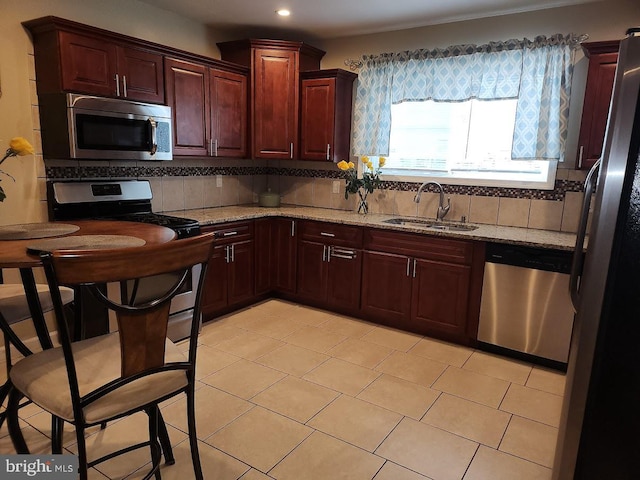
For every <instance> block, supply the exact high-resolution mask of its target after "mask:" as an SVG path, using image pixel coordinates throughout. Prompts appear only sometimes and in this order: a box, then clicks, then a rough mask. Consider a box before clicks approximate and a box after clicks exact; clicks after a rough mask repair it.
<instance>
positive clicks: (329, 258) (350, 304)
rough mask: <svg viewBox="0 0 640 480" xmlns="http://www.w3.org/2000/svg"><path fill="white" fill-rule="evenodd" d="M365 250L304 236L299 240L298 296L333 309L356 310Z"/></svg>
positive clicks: (358, 303) (351, 311) (342, 310)
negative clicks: (338, 245) (316, 240)
mask: <svg viewBox="0 0 640 480" xmlns="http://www.w3.org/2000/svg"><path fill="white" fill-rule="evenodd" d="M361 257H362V252H361V251H360V250H357V249H351V248H342V247H336V246H334V245H327V244H323V243H317V242H309V241H306V240H302V241H300V242H299V243H298V276H297V279H298V281H297V295H296V296H297V297H298V298H299V299H300V300H302V301H307V302H310V303H311V304H313V305H317V306H325V307H327V308H329V309H330V310H332V309H333V310H337V311H340V312H348V313H357V311H358V307H359V305H360V279H361V271H362V258H361Z"/></svg>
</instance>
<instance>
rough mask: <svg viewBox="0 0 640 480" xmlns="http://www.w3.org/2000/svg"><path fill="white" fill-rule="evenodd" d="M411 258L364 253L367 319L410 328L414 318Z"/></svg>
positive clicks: (364, 311)
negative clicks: (411, 320) (412, 313)
mask: <svg viewBox="0 0 640 480" xmlns="http://www.w3.org/2000/svg"><path fill="white" fill-rule="evenodd" d="M410 264H411V259H410V258H409V257H407V256H405V255H396V254H393V253H384V252H370V251H364V252H363V253H362V300H361V309H362V313H363V314H364V316H365V317H370V318H372V319H376V320H377V321H379V322H380V323H384V324H385V325H397V326H400V327H401V328H402V327H403V326H404V327H405V328H406V326H407V325H408V322H409V318H410V316H411V284H412V280H413V279H412V278H411V276H410V273H411V272H410V267H411V265H410Z"/></svg>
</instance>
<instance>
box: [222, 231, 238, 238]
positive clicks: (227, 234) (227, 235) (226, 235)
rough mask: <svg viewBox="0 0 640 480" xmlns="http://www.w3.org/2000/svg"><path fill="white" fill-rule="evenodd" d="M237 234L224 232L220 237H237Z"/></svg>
mask: <svg viewBox="0 0 640 480" xmlns="http://www.w3.org/2000/svg"><path fill="white" fill-rule="evenodd" d="M237 234H238V232H224V233H223V234H222V236H223V237H231V236H233V235H237Z"/></svg>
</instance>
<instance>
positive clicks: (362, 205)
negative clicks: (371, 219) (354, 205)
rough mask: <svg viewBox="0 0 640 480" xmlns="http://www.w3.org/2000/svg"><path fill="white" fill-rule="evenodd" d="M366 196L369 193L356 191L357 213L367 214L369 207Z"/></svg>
mask: <svg viewBox="0 0 640 480" xmlns="http://www.w3.org/2000/svg"><path fill="white" fill-rule="evenodd" d="M367 195H369V192H368V191H367V190H364V191H363V190H358V213H362V214H367V213H369V205H368V204H367Z"/></svg>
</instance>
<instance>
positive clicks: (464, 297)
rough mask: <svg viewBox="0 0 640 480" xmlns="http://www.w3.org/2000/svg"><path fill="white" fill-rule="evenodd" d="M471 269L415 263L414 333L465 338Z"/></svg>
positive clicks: (438, 263)
mask: <svg viewBox="0 0 640 480" xmlns="http://www.w3.org/2000/svg"><path fill="white" fill-rule="evenodd" d="M470 278H471V267H469V266H468V265H455V264H449V263H442V262H432V261H430V260H415V278H414V279H413V286H412V289H411V298H412V301H411V322H410V323H411V326H410V328H411V330H415V331H418V332H424V333H427V334H432V335H438V336H442V337H444V338H447V339H451V340H460V339H464V338H465V336H466V330H467V311H468V300H469V282H470Z"/></svg>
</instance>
